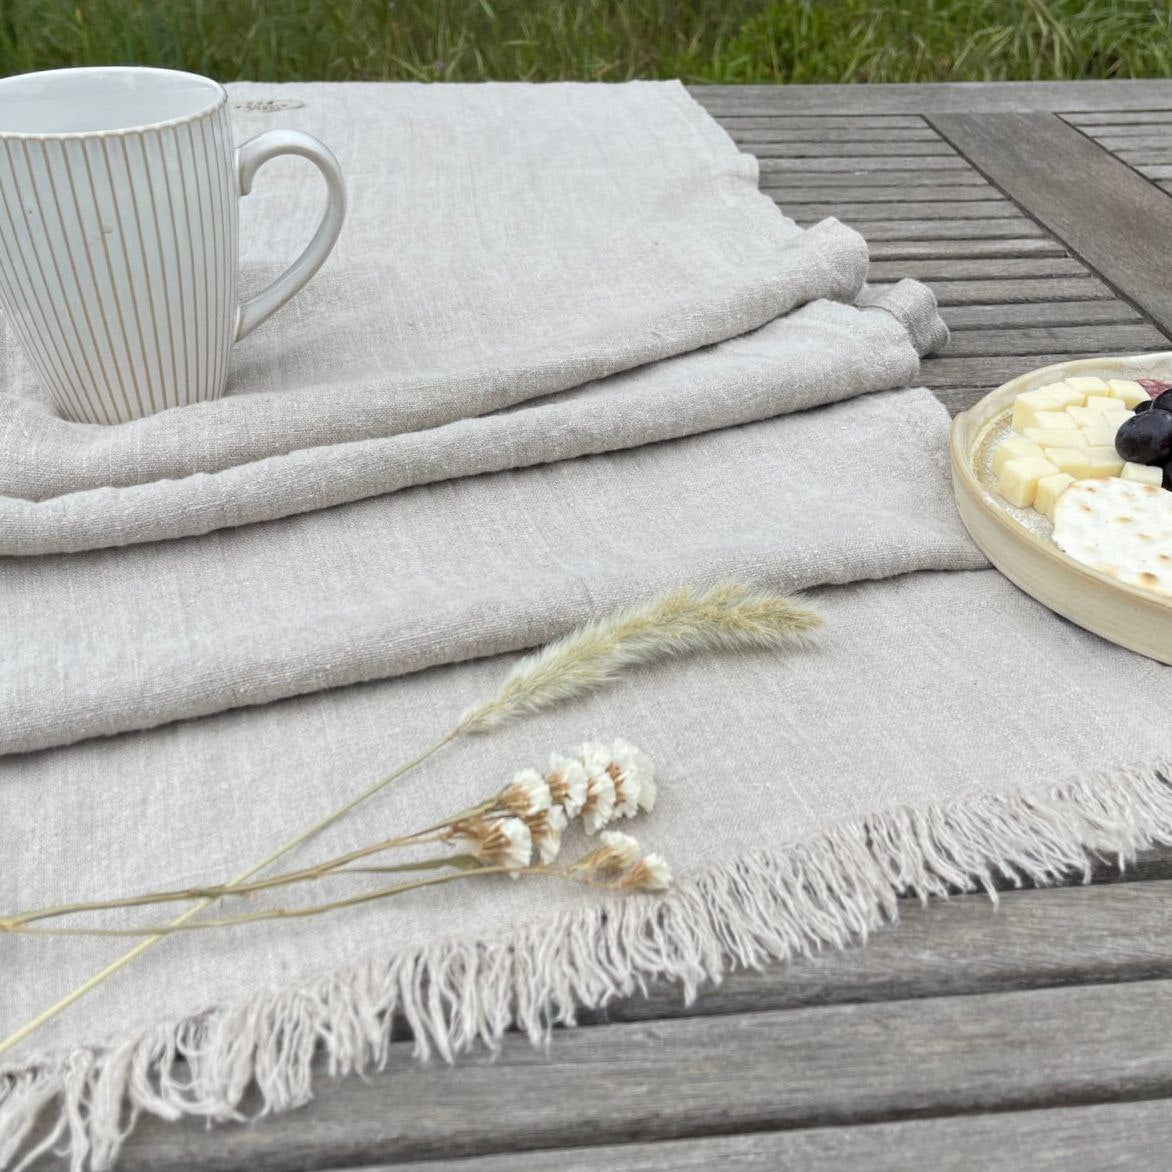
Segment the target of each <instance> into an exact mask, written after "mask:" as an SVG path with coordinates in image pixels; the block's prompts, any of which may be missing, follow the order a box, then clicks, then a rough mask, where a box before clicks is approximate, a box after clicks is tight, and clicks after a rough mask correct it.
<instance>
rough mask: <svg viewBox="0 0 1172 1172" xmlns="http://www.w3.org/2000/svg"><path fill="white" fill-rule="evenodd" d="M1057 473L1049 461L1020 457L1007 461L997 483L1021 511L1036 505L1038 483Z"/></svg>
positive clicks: (1002, 493)
mask: <svg viewBox="0 0 1172 1172" xmlns="http://www.w3.org/2000/svg"><path fill="white" fill-rule="evenodd" d="M1119 463H1120V466H1122V464H1123V461H1122V460H1120V462H1119ZM1057 471H1058V469H1057V468H1056V467H1055V466H1054V465H1053V464H1051V463H1050V461H1049V460H1039V459H1038V458H1037V456H1020V457H1018V459H1016V460H1006V462H1005V467H1003V468H1002V469H1001V476H1000V478H999V479H998V481H997V491H998V492H999V493H1000V494H1001V495H1002V496H1003V497H1004V498H1005V499H1006V500H1007V501H1008V502H1009V503H1010V504H1011V505H1017V507H1018V508H1019V509H1028V508H1029V507H1030V505H1032V504H1033V503H1034V495H1035V493H1036V492H1037V491H1038V481H1039V480H1041V479H1042V477H1043V476H1053V475H1054V473H1055V472H1057Z"/></svg>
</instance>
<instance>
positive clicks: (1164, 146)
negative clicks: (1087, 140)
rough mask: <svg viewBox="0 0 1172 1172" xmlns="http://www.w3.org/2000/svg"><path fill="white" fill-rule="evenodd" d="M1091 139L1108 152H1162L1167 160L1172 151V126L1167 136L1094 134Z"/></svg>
mask: <svg viewBox="0 0 1172 1172" xmlns="http://www.w3.org/2000/svg"><path fill="white" fill-rule="evenodd" d="M1091 137H1092V138H1093V139H1094V140H1095V142H1097V143H1098V144H1099V146H1101V147H1102V148H1103V149H1104V150H1107V151H1120V152H1123V151H1160V152H1162V153H1163V155H1164V157H1165V158H1167V156H1168V154H1169V152H1170V151H1172V125H1169V127H1168V130H1167V132H1166V133H1165V134H1142V135H1141V134H1093V135H1091ZM1160 161H1161V162H1162V161H1164V160H1160Z"/></svg>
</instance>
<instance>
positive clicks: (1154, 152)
mask: <svg viewBox="0 0 1172 1172" xmlns="http://www.w3.org/2000/svg"><path fill="white" fill-rule="evenodd" d="M1111 153H1112V154H1113V155H1114V156H1115V157H1116V158H1117V159H1118V160H1119V161H1120V162H1122V163H1126V164H1127V165H1128V166H1129V167H1149V166H1161V165H1166V164H1168V163H1172V147H1170V146H1162V147H1159V148H1149V149H1147V150H1120V151H1112V152H1111Z"/></svg>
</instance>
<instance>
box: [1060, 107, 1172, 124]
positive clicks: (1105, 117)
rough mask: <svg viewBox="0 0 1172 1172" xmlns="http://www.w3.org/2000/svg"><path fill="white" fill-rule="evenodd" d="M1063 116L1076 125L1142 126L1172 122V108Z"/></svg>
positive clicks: (1075, 113) (1109, 111) (1076, 113)
mask: <svg viewBox="0 0 1172 1172" xmlns="http://www.w3.org/2000/svg"><path fill="white" fill-rule="evenodd" d="M1063 118H1065V119H1066V121H1067V122H1069V123H1071V124H1072V125H1074V126H1094V127H1096V128H1098V127H1104V126H1142V125H1145V124H1149V123H1160V122H1166V123H1169V124H1172V109H1166V110H1130V111H1129V110H1107V111H1097V112H1093V113H1079V112H1077V111H1076V112H1073V113H1070V114H1063Z"/></svg>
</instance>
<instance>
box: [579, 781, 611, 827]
mask: <svg viewBox="0 0 1172 1172" xmlns="http://www.w3.org/2000/svg"><path fill="white" fill-rule="evenodd" d="M614 803H615V792H614V779H613V778H612V777H611V776H610V774H609V773H607V771H606V769H605V767H604V766H601V765H591V764H587V765H586V803H585V805H584V806H583V807H582V825H583V826H584V827H585V829H586V833H587V834H594V833H595V832H597V831H599V830H601V829H602V828H603V827H604V826H605V825H606V824H607V823H608V822H609V821H610V820H611V819H612V818H613V817H614Z"/></svg>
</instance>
